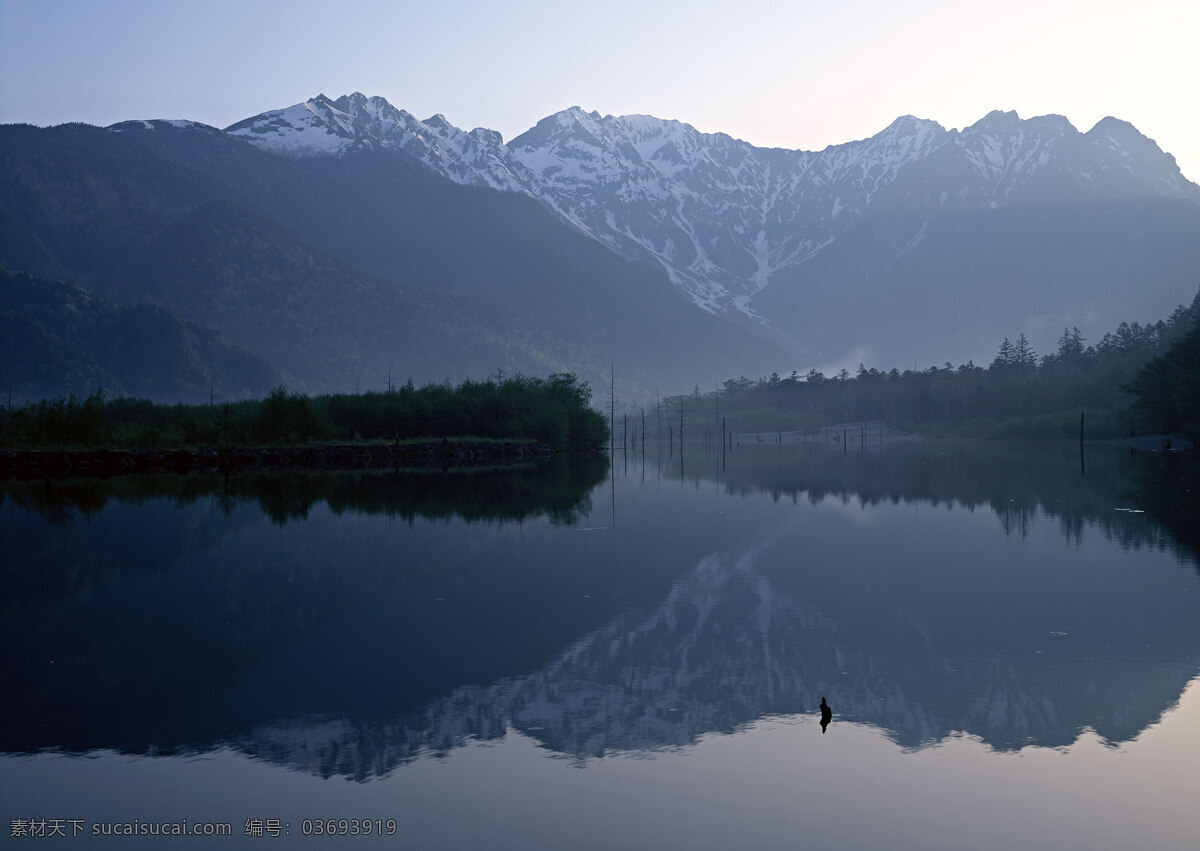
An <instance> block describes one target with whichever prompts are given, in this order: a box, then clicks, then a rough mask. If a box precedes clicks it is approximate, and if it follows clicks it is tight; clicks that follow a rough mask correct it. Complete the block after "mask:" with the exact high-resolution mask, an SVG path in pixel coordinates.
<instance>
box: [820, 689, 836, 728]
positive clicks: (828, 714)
mask: <svg viewBox="0 0 1200 851" xmlns="http://www.w3.org/2000/svg"><path fill="white" fill-rule="evenodd" d="M832 720H833V710H832V709H830V708H829V704H828V703H826V702H825V698H824V697H822V698H821V732H822V733H824V732H825V728H826V727H828V726H829V722H830V721H832Z"/></svg>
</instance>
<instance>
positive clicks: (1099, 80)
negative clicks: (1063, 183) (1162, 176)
mask: <svg viewBox="0 0 1200 851" xmlns="http://www.w3.org/2000/svg"><path fill="white" fill-rule="evenodd" d="M1198 45H1200V0H1139V2H1131V0H1119V2H1118V0H1004V2H972V0H958V2H946V0H911V2H906V1H905V0H820V1H819V2H811V0H797V2H791V3H776V2H770V1H769V0H737V2H727V0H707V2H706V0H690V1H689V2H678V3H667V2H654V0H638V2H625V1H624V0H616V2H592V3H582V2H571V0H505V2H489V3H485V2H469V0H467V1H466V2H462V1H461V0H460V2H457V3H456V2H447V1H446V0H422V2H394V0H393V2H367V0H322V1H321V2H315V0H282V2H278V1H277V0H234V2H229V0H203V1H202V2H196V0H153V2H146V0H0V123H12V122H27V123H31V124H39V125H50V124H60V123H63V122H67V121H83V122H86V123H89V124H97V125H107V124H112V123H114V122H117V121H122V120H126V119H135V118H187V119H192V120H195V121H202V122H204V123H206V124H212V125H215V126H217V127H226V126H228V125H230V124H232V123H234V122H236V121H239V120H241V119H243V118H247V117H249V116H251V115H255V114H257V113H259V112H263V111H265V110H268V109H276V108H280V107H286V106H290V105H292V104H295V103H300V102H302V101H304V100H306V99H307V98H310V97H313V96H315V95H317V94H320V93H324V94H326V95H329V96H330V97H337V96H339V95H343V94H348V93H350V92H353V91H360V92H362V93H364V94H366V95H381V96H382V97H384V98H386V99H387V100H388V101H389V102H390V103H392V104H393V105H394V106H397V107H399V108H401V109H406V110H408V111H409V112H411V113H413V114H415V115H416V116H417V117H418V118H428V117H429V116H430V115H432V114H434V113H439V112H440V113H442V114H444V115H445V116H446V118H447V119H448V120H450V121H451V122H452V123H453V124H456V125H457V126H459V127H461V128H463V129H465V130H470V129H472V128H474V127H488V128H490V129H493V130H498V131H500V133H501V134H503V136H504V138H505V139H506V140H508V139H512V138H513V137H514V136H516V135H518V134H520V133H522V132H524V131H525V130H527V129H528V128H529V127H531V126H532V125H533V124H535V123H536V122H537V121H538V120H539V119H541V118H544V117H545V116H547V115H549V114H551V113H554V112H557V111H559V110H561V109H565V108H567V107H570V106H581V107H583V108H584V109H587V110H597V111H599V112H600V113H601V114H609V113H611V114H614V115H624V114H630V113H646V114H650V115H655V116H658V117H660V118H674V119H679V120H680V121H685V122H687V123H688V124H691V125H693V126H694V127H696V128H697V129H698V130H701V131H704V132H718V131H719V132H724V133H728V134H730V135H731V136H734V137H737V138H739V139H744V140H746V141H747V142H750V143H752V144H755V145H760V146H774V147H783V148H800V149H805V150H819V149H821V148H824V147H825V146H827V145H832V144H839V143H841V142H847V141H851V140H854V139H862V138H865V137H867V136H871V135H874V134H875V133H878V132H879V131H880V130H882V129H883V128H884V127H886V126H887V125H888V124H890V123H891V122H892V120H893V119H895V118H896V117H897V116H899V115H904V114H912V115H916V116H918V117H920V118H928V119H932V120H934V121H937V122H938V123H940V124H942V125H943V126H944V127H948V128H961V127H964V126H966V125H969V124H972V123H974V122H975V121H977V120H978V119H980V118H982V117H983V116H984V115H985V114H986V113H988V112H989V111H991V110H993V109H1004V110H1010V109H1013V110H1016V111H1017V112H1018V113H1019V114H1020V115H1021V117H1022V118H1029V117H1032V116H1035V115H1044V114H1046V113H1057V114H1060V115H1065V116H1066V117H1067V118H1068V119H1070V121H1071V123H1072V124H1074V125H1075V126H1076V127H1077V128H1078V129H1080V130H1084V131H1086V130H1088V129H1090V128H1091V127H1092V125H1093V124H1095V123H1096V122H1097V121H1098V120H1100V119H1101V118H1103V117H1104V116H1106V115H1114V116H1116V117H1118V118H1123V119H1125V120H1126V121H1129V122H1131V123H1132V124H1134V125H1135V126H1136V127H1137V128H1138V129H1139V130H1141V131H1142V132H1143V133H1145V134H1146V135H1147V136H1149V137H1150V138H1152V139H1154V140H1155V141H1157V142H1158V144H1159V146H1160V147H1161V148H1163V149H1164V150H1165V151H1167V152H1168V153H1171V154H1173V155H1174V156H1175V158H1176V160H1177V161H1178V162H1179V165H1180V167H1181V169H1182V170H1183V173H1184V174H1185V175H1186V176H1187V177H1189V178H1190V179H1192V180H1195V181H1200V109H1198V108H1197V104H1198V103H1200V96H1198V94H1197V91H1198V89H1200V58H1198V57H1200V50H1198Z"/></svg>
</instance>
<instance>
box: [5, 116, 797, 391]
mask: <svg viewBox="0 0 1200 851" xmlns="http://www.w3.org/2000/svg"><path fill="white" fill-rule="evenodd" d="M119 131H120V132H114V131H108V130H101V129H98V128H88V127H83V126H78V125H68V126H64V127H60V128H50V129H47V130H38V129H35V128H29V127H3V128H0V147H2V148H3V149H4V150H5V151H6V153H7V157H6V158H5V160H4V161H2V162H0V209H2V210H3V211H4V212H6V213H8V214H9V215H11V216H13V217H14V218H16V219H19V220H20V221H21V222H23V223H24V230H23V231H22V232H21V233H19V234H15V235H10V236H9V237H7V238H5V239H4V240H3V241H0V252H2V253H0V257H4V258H7V257H10V256H12V257H19V258H22V259H25V260H26V261H27V262H29V263H31V264H32V267H33V268H35V269H38V268H53V269H55V270H58V271H60V272H63V273H65V274H70V275H72V276H74V277H76V278H77V279H78V280H79V281H80V282H81V283H85V284H86V285H88V286H90V287H93V288H95V289H96V291H97V292H99V293H102V294H104V295H106V296H109V297H112V298H116V299H119V300H122V301H140V300H146V301H151V302H153V303H157V304H162V305H165V306H168V307H170V308H172V309H175V310H179V311H180V312H181V313H182V314H183V315H184V316H186V317H188V318H190V319H192V320H194V321H196V322H199V323H202V324H206V325H211V326H213V327H215V328H218V329H220V330H222V331H224V332H226V333H227V334H229V335H230V337H231V339H233V340H235V341H237V342H238V343H240V344H242V345H245V346H247V347H250V348H251V349H252V350H253V351H255V352H257V353H259V354H261V355H263V356H264V357H267V358H269V359H270V360H271V361H272V362H273V363H276V364H277V365H278V366H279V368H280V369H282V370H283V371H284V372H285V373H287V375H288V376H289V381H292V382H293V384H294V386H297V387H300V388H304V389H309V390H325V389H331V390H343V391H344V390H347V389H352V388H353V387H354V386H355V384H356V383H357V384H361V385H362V386H371V385H372V384H378V383H380V382H382V381H384V380H386V378H387V375H388V373H389V370H390V371H391V373H392V375H393V377H394V378H397V379H398V380H401V381H403V380H405V379H406V378H408V377H410V376H411V377H412V378H413V379H414V380H415V381H417V382H418V383H421V382H425V381H441V380H443V379H447V378H448V379H451V380H454V381H457V380H460V379H462V378H482V377H485V376H487V375H490V374H494V373H495V372H496V370H497V369H504V370H507V371H510V372H512V371H523V372H529V373H533V374H546V373H548V372H552V371H562V370H573V371H576V372H577V373H578V374H579V375H580V376H581V377H582V378H584V379H585V380H589V381H590V382H591V383H592V385H593V386H594V387H595V386H598V385H599V384H600V383H601V382H603V383H607V378H608V375H609V371H610V369H611V366H612V364H613V362H614V361H615V362H616V364H617V365H618V372H619V373H620V376H621V377H622V379H623V380H624V386H623V388H622V394H623V395H626V396H628V395H630V394H632V393H639V394H641V395H642V396H643V398H644V397H646V396H648V395H649V396H652V395H653V393H654V389H655V387H656V386H657V385H660V384H661V385H665V386H664V389H667V388H680V387H687V386H690V385H691V382H692V381H693V380H695V379H696V378H697V377H698V378H699V379H700V380H702V381H705V382H706V383H707V381H709V380H716V379H717V378H718V377H719V376H721V375H724V374H725V373H726V372H727V371H729V370H736V371H739V372H741V371H745V372H749V373H750V374H757V373H758V372H761V371H763V370H769V369H771V368H773V365H774V364H775V363H778V361H779V360H780V359H781V358H782V357H783V355H782V352H781V351H780V350H779V349H777V348H776V347H774V346H773V345H772V344H770V343H767V342H765V341H763V340H761V339H759V338H757V337H755V336H754V335H753V334H751V333H749V332H747V331H745V330H742V329H738V328H736V327H733V326H730V325H729V324H728V323H727V322H725V321H723V320H721V319H719V318H717V317H714V316H712V315H709V314H707V313H704V312H703V311H701V310H699V309H697V308H696V307H695V306H694V305H692V304H690V303H689V302H688V301H687V300H686V299H684V298H683V297H682V296H681V295H680V294H679V293H678V292H677V291H676V290H675V288H674V287H672V286H671V285H670V283H669V282H668V281H667V280H666V278H665V276H664V275H663V274H662V273H661V272H660V271H657V270H655V269H654V268H653V267H651V266H649V265H646V264H640V263H631V262H629V261H627V260H625V259H623V258H621V257H619V256H617V255H615V254H613V253H612V252H611V251H609V250H607V249H606V248H604V247H603V246H601V245H598V244H597V243H595V242H594V241H593V240H591V239H589V238H587V237H586V236H584V235H582V234H579V233H578V232H576V231H574V230H573V229H571V228H567V227H564V226H563V225H562V223H561V222H560V221H558V220H557V219H556V218H555V217H554V216H553V215H552V214H551V213H550V212H548V211H546V210H545V209H544V208H543V207H542V206H540V205H539V204H538V203H536V202H535V201H534V200H532V199H530V198H527V197H523V196H519V195H515V194H512V193H505V194H499V193H495V192H492V191H490V190H485V189H480V188H475V187H467V186H459V185H456V184H454V183H452V182H449V181H446V180H445V179H443V178H442V177H440V176H438V175H436V174H434V173H432V172H430V171H429V170H428V169H427V168H425V167H424V166H422V165H421V164H419V163H416V162H414V161H413V160H412V159H411V158H409V157H408V156H406V155H404V154H402V153H399V152H396V151H382V152H375V153H362V154H360V155H358V156H355V157H347V158H343V159H338V158H295V157H280V156H275V155H271V154H267V153H263V152H261V151H258V150H256V149H255V148H254V147H252V146H249V145H246V144H244V143H243V142H242V141H241V140H238V139H236V138H233V137H230V136H229V135H226V134H223V133H221V132H220V131H216V130H213V129H212V128H204V127H196V126H183V127H181V126H176V125H174V124H172V123H169V122H130V123H126V124H124V125H120V127H119ZM35 248H36V249H37V250H34V249H35Z"/></svg>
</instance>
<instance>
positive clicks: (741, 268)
mask: <svg viewBox="0 0 1200 851" xmlns="http://www.w3.org/2000/svg"><path fill="white" fill-rule="evenodd" d="M225 132H226V133H228V134H230V135H233V136H236V137H238V138H242V139H245V140H246V141H248V142H250V143H252V144H254V145H257V146H259V147H262V148H265V149H267V150H270V151H274V152H279V153H287V154H291V155H294V156H317V155H337V156H344V155H349V154H352V153H354V152H356V151H361V150H386V149H395V150H399V151H403V152H404V153H405V154H407V155H408V156H411V157H413V158H414V159H416V160H418V161H420V162H422V163H423V164H425V165H426V166H427V167H428V168H430V169H432V170H433V171H435V172H437V173H439V174H441V175H443V176H445V177H447V178H449V179H450V180H453V181H455V182H457V183H462V184H468V185H475V186H484V187H491V188H493V189H498V190H503V191H513V192H521V193H525V194H528V195H530V196H532V197H534V198H536V199H537V200H539V201H540V202H541V203H543V204H545V205H546V206H547V207H549V208H550V209H551V210H553V211H555V212H556V213H557V214H558V215H559V216H561V217H562V218H563V219H564V220H565V221H566V222H568V223H570V224H572V225H573V226H575V227H577V228H579V229H581V230H583V231H584V232H586V233H588V234H589V235H591V236H592V237H594V238H595V239H597V240H599V241H600V242H602V243H604V244H606V245H608V246H609V247H611V248H612V249H613V250H615V251H617V252H619V253H621V254H623V255H625V256H627V257H630V258H641V259H647V260H651V261H653V262H655V263H657V264H659V265H661V266H662V267H663V268H664V269H665V270H666V272H667V274H668V275H669V276H670V278H671V280H672V281H674V282H675V284H676V285H677V286H678V287H680V289H682V290H683V291H684V292H686V293H687V294H688V295H689V296H690V297H691V298H692V299H693V300H694V301H695V302H696V303H697V304H699V305H701V306H702V307H704V308H706V309H708V310H712V311H714V312H720V311H725V310H729V309H734V310H740V311H742V312H743V313H745V314H747V315H748V316H751V317H755V316H756V314H755V311H754V308H753V306H752V302H753V299H754V297H755V295H756V294H757V293H759V292H761V291H762V290H763V289H764V288H766V287H767V286H768V284H769V283H770V282H771V280H772V279H773V278H774V277H775V276H776V275H778V274H779V273H780V272H781V271H783V270H787V269H791V268H793V267H796V266H798V265H800V264H803V263H806V262H808V261H809V260H812V259H813V258H815V257H816V256H818V255H819V254H820V253H821V252H822V251H824V250H826V249H827V248H829V247H830V246H831V245H833V244H834V243H835V242H836V241H837V239H838V237H839V234H842V233H844V232H845V231H846V229H847V228H851V227H853V226H854V224H855V222H857V221H859V220H861V219H862V217H864V216H868V215H872V214H875V213H879V212H886V211H892V210H896V209H906V210H913V209H917V210H926V211H930V212H929V215H932V211H934V210H936V209H940V208H944V207H963V208H970V209H982V210H986V209H990V208H996V207H1001V206H1005V205H1012V204H1023V203H1040V202H1042V201H1044V200H1045V199H1047V198H1050V197H1075V198H1104V197H1129V196H1130V195H1139V194H1140V195H1156V196H1163V195H1166V196H1173V197H1175V196H1178V197H1190V198H1193V199H1195V200H1198V201H1200V188H1197V187H1196V186H1195V185H1193V184H1191V183H1189V182H1188V181H1187V180H1185V179H1184V178H1183V177H1182V175H1181V174H1180V173H1179V169H1178V167H1177V166H1176V165H1175V161H1174V160H1173V159H1172V158H1171V157H1170V156H1169V155H1166V154H1164V153H1163V152H1162V151H1161V150H1159V148H1158V146H1157V145H1155V144H1154V142H1153V141H1152V140H1150V139H1147V138H1146V137H1145V136H1143V135H1142V134H1141V133H1139V132H1138V131H1137V130H1136V129H1135V128H1133V127H1132V125H1129V124H1127V123H1126V122H1123V121H1119V120H1117V119H1114V118H1106V119H1104V120H1103V121H1101V122H1099V123H1098V124H1097V125H1096V126H1095V127H1094V128H1092V129H1091V130H1090V131H1088V132H1087V133H1086V134H1084V133H1080V132H1079V131H1078V130H1077V129H1076V128H1074V127H1073V126H1072V125H1071V124H1070V122H1069V121H1067V119H1066V118H1064V117H1062V116H1057V115H1045V116H1039V117H1035V118H1030V119H1022V118H1021V117H1020V116H1019V115H1018V114H1017V113H1016V112H1012V111H1008V112H1004V111H1000V110H996V111H993V112H990V113H988V114H987V115H985V116H984V117H983V118H981V119H980V120H979V121H977V122H975V123H974V124H972V125H970V126H969V127H966V128H964V129H963V130H961V131H956V130H947V129H945V128H944V127H942V126H941V125H940V124H938V123H937V122H935V121H930V120H926V119H921V118H917V117H915V116H912V115H904V116H901V117H899V118H897V119H896V120H895V121H893V122H892V123H891V124H889V125H888V126H887V127H886V128H884V129H883V130H881V131H880V132H879V133H877V134H875V135H874V136H871V137H869V138H867V139H861V140H858V141H852V142H846V143H842V144H838V145H831V146H829V147H827V148H825V149H824V150H822V151H803V150H787V149H780V148H760V147H756V146H754V145H752V144H750V143H749V142H745V141H742V140H739V139H735V138H733V137H731V136H728V135H726V134H724V133H702V132H700V131H698V130H696V128H694V127H692V126H691V125H689V124H685V123H683V122H680V121H675V120H668V119H661V118H656V117H654V116H649V115H625V116H613V115H601V114H600V113H598V112H595V111H591V112H589V111H586V110H584V109H583V108H581V107H579V106H573V107H570V108H568V109H564V110H562V111H561V112H558V113H555V114H553V115H550V116H547V117H546V118H544V119H542V120H541V121H539V122H538V123H537V124H536V125H534V126H533V127H532V128H530V129H529V130H528V131H526V132H525V133H523V134H521V135H519V136H517V137H516V138H514V139H513V140H512V141H510V142H509V143H508V144H505V143H504V141H503V139H502V138H501V136H500V134H499V133H496V132H495V131H492V130H486V129H483V128H477V129H475V130H472V131H470V132H466V131H463V130H462V129H460V128H458V127H455V126H454V125H453V124H451V123H450V122H449V121H448V120H447V119H446V118H445V117H444V116H442V115H434V116H431V117H430V118H427V119H425V120H424V121H421V120H418V119H417V118H416V117H414V116H413V115H411V114H410V113H408V112H405V111H404V110H401V109H397V108H395V107H393V106H392V105H391V104H389V103H388V102H387V101H386V100H384V99H383V98H381V97H367V96H365V95H363V94H361V93H359V92H355V93H353V94H350V95H344V96H342V97H339V98H337V99H336V100H333V99H330V98H328V97H326V96H325V95H318V96H317V97H314V98H312V99H311V100H308V101H305V102H304V103H301V104H296V105H294V106H290V107H287V108H284V109H277V110H272V111H269V112H264V113H262V114H261V115H256V116H254V117H252V118H248V119H246V120H245V121H241V122H238V123H237V124H234V125H232V126H231V127H228V128H226V131H225ZM919 238H920V233H919V232H914V233H913V234H908V235H905V236H902V237H900V242H901V244H904V245H909V244H911V241H912V240H913V239H919ZM901 250H903V249H901Z"/></svg>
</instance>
